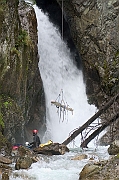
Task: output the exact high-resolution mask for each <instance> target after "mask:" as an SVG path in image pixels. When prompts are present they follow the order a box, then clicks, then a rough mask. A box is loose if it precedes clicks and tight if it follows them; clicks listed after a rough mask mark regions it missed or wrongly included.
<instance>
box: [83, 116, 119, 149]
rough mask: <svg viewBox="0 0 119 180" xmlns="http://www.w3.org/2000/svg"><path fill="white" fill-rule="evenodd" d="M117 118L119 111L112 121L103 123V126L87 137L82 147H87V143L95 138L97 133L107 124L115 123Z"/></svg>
mask: <svg viewBox="0 0 119 180" xmlns="http://www.w3.org/2000/svg"><path fill="white" fill-rule="evenodd" d="M117 118H119V113H117V114H116V115H114V116H113V117H112V118H111V120H110V121H108V122H106V123H104V124H102V126H101V127H99V128H98V129H97V130H95V131H94V132H93V133H92V134H91V135H90V136H89V137H88V138H87V139H85V140H84V141H83V142H82V144H81V146H80V147H82V148H87V144H88V143H89V142H90V141H91V140H92V139H94V138H95V137H96V136H97V135H99V134H100V133H101V132H102V131H103V130H104V129H105V128H106V127H107V126H109V125H110V124H111V123H113V122H114V121H116V120H117Z"/></svg>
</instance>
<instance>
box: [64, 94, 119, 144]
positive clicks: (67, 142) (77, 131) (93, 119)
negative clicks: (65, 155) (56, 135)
mask: <svg viewBox="0 0 119 180" xmlns="http://www.w3.org/2000/svg"><path fill="white" fill-rule="evenodd" d="M118 98H119V93H118V94H117V95H115V96H114V97H113V98H112V99H111V100H110V101H109V102H107V103H106V104H105V105H104V106H103V107H102V108H101V109H100V110H99V111H98V112H97V113H96V114H95V115H94V116H92V117H91V118H90V119H89V120H88V121H87V122H86V123H84V124H83V125H82V126H81V127H80V128H79V129H77V130H76V131H74V132H73V133H72V134H71V136H69V137H68V138H67V139H66V140H65V141H64V142H63V143H62V144H65V145H67V144H69V143H70V142H71V141H72V140H73V139H74V138H75V137H77V136H78V135H79V134H80V133H82V131H83V130H84V129H86V128H87V127H88V126H89V125H90V124H91V123H92V122H93V121H95V120H96V119H97V118H98V117H99V116H100V115H101V114H102V113H103V112H104V111H105V110H107V109H108V108H109V107H110V106H111V105H112V104H113V102H114V101H116V100H117V99H118Z"/></svg>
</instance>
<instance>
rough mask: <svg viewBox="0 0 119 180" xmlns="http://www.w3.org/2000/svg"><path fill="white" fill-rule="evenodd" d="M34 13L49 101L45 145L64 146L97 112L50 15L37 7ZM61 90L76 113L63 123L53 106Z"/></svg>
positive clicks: (40, 66) (40, 64)
mask: <svg viewBox="0 0 119 180" xmlns="http://www.w3.org/2000/svg"><path fill="white" fill-rule="evenodd" d="M34 9H35V12H36V17H37V23H38V51H39V55H40V61H39V69H40V73H41V78H42V80H43V86H44V91H45V97H46V122H47V132H46V134H45V138H44V140H43V142H44V141H45V142H46V141H47V140H49V139H51V140H53V141H54V142H59V143H61V142H63V141H64V140H65V139H66V138H68V136H69V133H70V132H71V131H72V130H74V129H76V128H78V127H79V126H80V125H82V124H83V123H84V122H85V121H87V120H88V118H89V117H91V116H92V115H93V114H94V113H95V111H96V108H95V106H91V105H89V104H88V103H87V97H86V92H85V84H84V82H83V76H82V72H81V71H80V70H78V69H77V67H76V65H75V64H74V63H73V60H72V59H71V54H70V50H69V49H68V47H67V45H66V44H65V43H64V42H63V41H62V37H61V35H60V34H59V31H58V29H57V28H56V27H55V26H54V25H53V24H52V23H51V22H50V21H49V18H48V16H47V14H44V13H43V12H42V11H41V10H40V9H39V8H38V7H37V6H34ZM61 89H63V94H64V99H65V101H66V102H67V103H68V105H70V107H72V108H73V109H74V113H73V115H72V113H71V112H68V115H67V116H66V117H65V118H64V121H63V122H62V119H61V120H60V119H59V116H58V114H57V108H56V107H55V106H53V105H51V101H52V100H56V98H57V96H58V95H59V93H60V91H61ZM78 143H79V142H78Z"/></svg>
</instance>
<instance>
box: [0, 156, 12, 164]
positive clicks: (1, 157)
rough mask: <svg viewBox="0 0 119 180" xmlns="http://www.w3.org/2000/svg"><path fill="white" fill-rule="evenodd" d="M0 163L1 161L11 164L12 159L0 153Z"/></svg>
mask: <svg viewBox="0 0 119 180" xmlns="http://www.w3.org/2000/svg"><path fill="white" fill-rule="evenodd" d="M0 163H3V164H11V163H12V160H11V159H9V158H7V157H4V156H2V155H0Z"/></svg>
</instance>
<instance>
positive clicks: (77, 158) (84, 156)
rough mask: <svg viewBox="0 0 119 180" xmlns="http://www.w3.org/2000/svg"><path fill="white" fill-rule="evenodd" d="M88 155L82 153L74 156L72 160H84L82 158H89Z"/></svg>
mask: <svg viewBox="0 0 119 180" xmlns="http://www.w3.org/2000/svg"><path fill="white" fill-rule="evenodd" d="M87 158H88V156H87V155H86V154H80V155H78V156H75V157H73V158H72V159H71V160H82V159H87Z"/></svg>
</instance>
